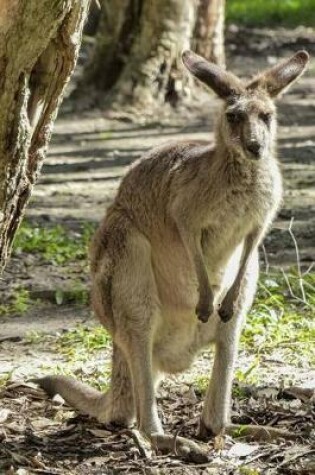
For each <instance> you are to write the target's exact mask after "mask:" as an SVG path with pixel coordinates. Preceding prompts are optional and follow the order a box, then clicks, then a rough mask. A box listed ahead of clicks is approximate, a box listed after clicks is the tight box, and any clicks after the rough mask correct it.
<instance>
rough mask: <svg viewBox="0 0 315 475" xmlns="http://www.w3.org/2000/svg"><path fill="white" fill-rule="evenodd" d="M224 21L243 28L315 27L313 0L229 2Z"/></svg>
mask: <svg viewBox="0 0 315 475" xmlns="http://www.w3.org/2000/svg"><path fill="white" fill-rule="evenodd" d="M226 21H227V22H228V23H237V24H242V25H245V26H258V27H271V26H288V27H294V26H299V25H305V26H312V27H314V25H315V1H314V0H281V1H279V0H255V1H252V0H229V1H228V2H227V3H226Z"/></svg>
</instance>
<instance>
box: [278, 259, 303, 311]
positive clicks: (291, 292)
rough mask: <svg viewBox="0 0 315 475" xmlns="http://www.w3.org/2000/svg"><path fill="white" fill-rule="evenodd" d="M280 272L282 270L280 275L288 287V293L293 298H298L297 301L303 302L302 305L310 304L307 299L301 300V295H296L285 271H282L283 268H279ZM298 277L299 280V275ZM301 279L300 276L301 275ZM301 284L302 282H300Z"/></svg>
mask: <svg viewBox="0 0 315 475" xmlns="http://www.w3.org/2000/svg"><path fill="white" fill-rule="evenodd" d="M281 272H282V275H283V278H284V280H285V282H286V284H287V286H288V289H289V292H290V295H291V297H292V298H293V299H295V300H298V301H299V302H301V303H303V304H304V305H307V306H310V304H309V303H308V302H307V300H305V299H304V300H303V299H301V297H298V296H297V295H296V294H295V293H294V292H293V290H292V287H291V284H290V281H289V278H288V276H287V275H286V273H285V272H284V270H283V268H281ZM298 279H299V282H300V277H299V278H298ZM301 279H302V277H301ZM302 286H303V284H302ZM303 292H304V288H303Z"/></svg>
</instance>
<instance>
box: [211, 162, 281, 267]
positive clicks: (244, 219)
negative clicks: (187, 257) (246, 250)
mask: <svg viewBox="0 0 315 475" xmlns="http://www.w3.org/2000/svg"><path fill="white" fill-rule="evenodd" d="M266 168H267V167H266ZM281 197H282V184H281V175H280V173H279V170H278V166H277V164H276V162H273V161H272V162H271V164H270V165H269V167H268V169H266V170H262V171H261V172H260V173H258V172H257V173H256V174H252V175H250V176H245V178H243V181H242V177H240V179H239V180H238V181H237V180H235V184H234V186H227V187H226V190H223V192H222V194H221V196H219V197H218V201H217V203H216V206H215V207H212V206H211V204H210V206H209V224H208V225H207V226H205V227H204V228H203V230H202V249H203V253H204V256H205V259H206V261H207V267H208V268H209V269H210V268H212V269H213V268H215V267H217V266H222V264H224V262H226V260H227V259H228V258H229V257H230V256H231V254H232V253H233V251H234V250H235V249H236V248H237V246H238V245H239V244H240V243H241V242H242V241H243V240H244V238H245V237H246V236H247V235H248V234H249V233H250V232H251V231H253V230H254V229H256V228H260V229H262V230H263V229H266V228H267V227H268V225H269V224H270V223H271V221H272V219H273V217H274V215H275V212H276V210H277V209H278V206H279V204H280V201H281Z"/></svg>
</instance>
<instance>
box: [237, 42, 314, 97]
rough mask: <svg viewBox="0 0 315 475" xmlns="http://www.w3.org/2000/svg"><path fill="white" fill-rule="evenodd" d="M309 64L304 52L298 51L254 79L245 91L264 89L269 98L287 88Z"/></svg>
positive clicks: (307, 56) (307, 55) (306, 54)
mask: <svg viewBox="0 0 315 475" xmlns="http://www.w3.org/2000/svg"><path fill="white" fill-rule="evenodd" d="M308 62H309V54H308V53H307V52H306V51H298V52H297V53H295V55H293V56H291V58H289V59H285V60H284V61H281V62H280V63H278V64H276V65H275V66H273V67H272V68H270V69H267V70H266V71H263V72H262V73H261V74H259V75H258V76H256V77H254V78H253V79H252V80H251V81H250V83H249V84H247V86H246V89H256V88H262V89H265V90H266V91H267V92H268V94H269V95H270V96H271V97H276V96H278V94H280V93H281V92H283V91H284V90H285V89H286V88H288V87H289V86H290V85H291V84H292V83H293V82H294V81H295V80H296V79H297V78H298V77H299V76H300V75H301V74H302V73H303V72H304V70H305V68H306V66H307V64H308Z"/></svg>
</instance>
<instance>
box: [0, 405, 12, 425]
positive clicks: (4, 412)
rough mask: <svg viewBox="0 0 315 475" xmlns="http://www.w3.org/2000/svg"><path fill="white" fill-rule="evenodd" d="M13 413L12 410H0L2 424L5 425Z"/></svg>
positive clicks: (0, 422)
mask: <svg viewBox="0 0 315 475" xmlns="http://www.w3.org/2000/svg"><path fill="white" fill-rule="evenodd" d="M11 412H12V411H10V409H1V410H0V424H3V423H4V422H5V421H6V420H7V419H8V417H9V415H10V414H11Z"/></svg>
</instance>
